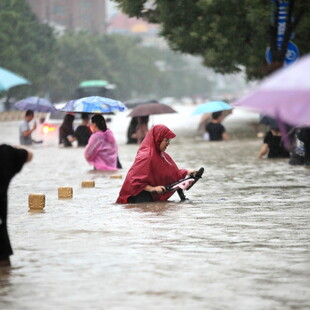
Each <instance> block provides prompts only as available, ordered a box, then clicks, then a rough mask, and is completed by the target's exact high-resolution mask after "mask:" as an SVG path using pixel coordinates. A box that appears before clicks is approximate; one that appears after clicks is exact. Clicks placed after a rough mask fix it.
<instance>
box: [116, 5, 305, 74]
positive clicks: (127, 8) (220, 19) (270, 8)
mask: <svg viewBox="0 0 310 310" xmlns="http://www.w3.org/2000/svg"><path fill="white" fill-rule="evenodd" d="M113 1H114V2H116V3H118V5H119V7H120V8H121V9H122V10H123V11H124V12H125V13H127V14H128V15H129V16H130V17H134V16H135V17H138V18H143V19H145V20H147V21H149V22H152V23H158V24H160V25H161V32H160V34H161V35H162V36H163V37H165V38H166V40H167V41H168V43H169V45H170V47H171V48H172V49H174V50H178V51H181V52H183V53H188V54H192V55H199V56H202V57H203V61H204V64H205V65H206V66H208V67H210V68H213V69H214V70H215V71H216V72H219V73H233V72H238V71H240V67H241V66H244V67H245V69H246V74H247V77H248V78H249V79H255V78H260V77H262V76H264V75H265V74H267V73H268V72H269V70H270V67H268V66H266V61H265V52H266V48H267V46H270V47H271V49H272V56H273V62H275V63H279V64H280V65H282V64H283V58H284V56H285V52H286V47H287V43H288V40H289V39H290V37H291V35H292V33H294V34H295V38H294V42H295V43H296V44H297V46H298V47H299V50H300V53H301V54H302V55H303V54H306V53H308V52H309V51H310V32H309V27H310V3H309V1H303V0H290V1H289V23H288V24H287V28H286V33H285V40H284V42H283V48H282V49H281V50H280V51H278V50H277V48H276V43H275V42H276V36H277V31H276V29H277V20H275V18H274V13H275V11H276V10H277V6H278V5H279V3H280V2H283V1H288V0H263V1H261V0H230V1H228V0H177V1H166V0H154V1H152V2H150V1H147V0H113ZM150 3H152V5H150ZM272 4H273V5H272ZM271 68H272V66H271Z"/></svg>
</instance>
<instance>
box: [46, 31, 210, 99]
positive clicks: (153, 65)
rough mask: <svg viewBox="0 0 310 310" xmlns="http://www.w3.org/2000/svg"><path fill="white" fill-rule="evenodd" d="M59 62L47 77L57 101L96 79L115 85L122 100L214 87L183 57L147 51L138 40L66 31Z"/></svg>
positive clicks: (184, 93)
mask: <svg viewBox="0 0 310 310" xmlns="http://www.w3.org/2000/svg"><path fill="white" fill-rule="evenodd" d="M56 58H57V61H56V62H55V65H54V66H53V69H52V70H51V72H50V74H49V75H48V77H47V79H48V82H49V85H50V87H49V89H50V93H51V95H52V99H53V101H59V100H67V99H70V98H72V96H74V91H75V89H76V88H77V86H78V85H79V83H80V82H81V81H83V80H92V79H103V80H108V81H109V82H110V83H113V84H116V85H117V88H116V90H115V91H114V96H115V97H117V98H118V99H129V98H131V97H141V98H143V97H147V98H149V97H152V96H153V97H154V98H159V97H164V96H190V95H193V94H201V93H205V92H206V93H207V92H208V88H210V87H211V85H210V81H209V80H208V78H207V76H206V75H205V76H201V75H199V74H198V73H197V71H199V70H197V67H196V68H193V70H191V68H189V67H190V65H189V64H188V62H187V61H186V59H185V58H184V57H183V56H181V55H179V54H176V53H173V52H171V51H169V50H166V49H165V50H160V49H158V48H156V47H145V46H143V45H142V44H141V42H140V39H139V38H132V37H126V36H122V35H104V36H102V35H91V34H88V33H66V34H65V35H63V36H61V37H59V38H58V40H57V53H56ZM159 62H162V63H163V64H164V68H162V67H160V66H158V63H159ZM200 69H201V66H200Z"/></svg>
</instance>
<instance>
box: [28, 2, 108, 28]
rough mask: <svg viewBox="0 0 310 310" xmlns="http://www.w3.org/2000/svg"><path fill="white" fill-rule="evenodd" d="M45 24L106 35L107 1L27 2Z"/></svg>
mask: <svg viewBox="0 0 310 310" xmlns="http://www.w3.org/2000/svg"><path fill="white" fill-rule="evenodd" d="M27 2H28V3H29V5H30V6H31V8H32V10H33V12H34V13H35V14H36V15H37V16H38V18H39V20H40V21H41V22H43V23H48V24H50V25H51V26H54V27H63V28H64V29H65V30H72V31H80V30H84V31H88V32H90V33H97V34H103V33H106V28H107V17H106V1H105V0H27Z"/></svg>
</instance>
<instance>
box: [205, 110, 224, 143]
mask: <svg viewBox="0 0 310 310" xmlns="http://www.w3.org/2000/svg"><path fill="white" fill-rule="evenodd" d="M221 115H222V111H219V112H213V113H212V121H211V122H210V123H208V124H207V125H206V134H208V139H206V140H210V141H222V140H224V141H227V140H228V135H227V133H226V130H225V127H224V126H223V125H222V124H221V121H220V117H221ZM205 136H206V135H205Z"/></svg>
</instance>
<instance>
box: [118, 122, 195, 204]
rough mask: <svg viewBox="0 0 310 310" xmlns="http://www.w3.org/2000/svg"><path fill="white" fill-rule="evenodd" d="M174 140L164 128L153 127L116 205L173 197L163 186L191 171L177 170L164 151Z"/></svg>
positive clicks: (130, 170) (169, 131)
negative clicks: (171, 140)
mask: <svg viewBox="0 0 310 310" xmlns="http://www.w3.org/2000/svg"><path fill="white" fill-rule="evenodd" d="M174 137H175V134H174V133H173V132H172V131H171V130H170V129H169V128H167V127H166V126H164V125H156V126H154V127H153V128H152V129H151V130H150V131H149V132H148V133H147V135H146V136H145V138H144V140H143V142H142V144H141V145H140V148H139V150H138V152H137V155H136V158H135V161H134V163H133V165H132V166H131V168H130V169H129V171H128V173H127V176H126V179H125V181H124V184H123V186H122V188H121V190H120V193H119V196H118V198H117V200H116V203H140V202H151V201H165V200H167V199H168V198H169V197H170V196H172V195H173V194H174V191H170V192H165V185H170V184H172V183H174V182H176V181H178V180H179V179H182V178H184V177H185V176H186V175H188V174H190V173H193V172H194V171H193V170H186V169H179V168H178V167H177V165H176V164H175V162H174V161H173V160H172V158H171V157H170V156H169V155H168V154H167V153H166V152H165V150H166V148H167V146H168V145H169V143H170V139H173V138H174Z"/></svg>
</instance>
